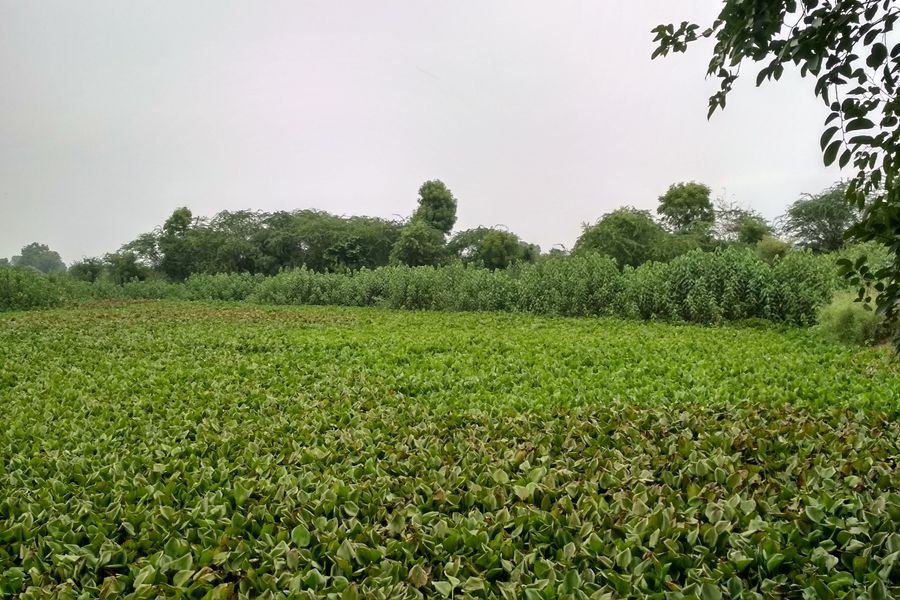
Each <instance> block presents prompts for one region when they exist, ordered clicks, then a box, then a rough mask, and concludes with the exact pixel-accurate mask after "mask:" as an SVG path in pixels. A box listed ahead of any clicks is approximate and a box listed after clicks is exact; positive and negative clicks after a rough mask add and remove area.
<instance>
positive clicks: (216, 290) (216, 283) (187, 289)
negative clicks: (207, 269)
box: [184, 273, 265, 301]
mask: <svg viewBox="0 0 900 600" xmlns="http://www.w3.org/2000/svg"><path fill="white" fill-rule="evenodd" d="M264 280H265V276H263V275H251V274H250V273H217V274H215V275H208V274H204V273H198V274H194V275H191V276H190V277H188V278H187V280H186V281H185V282H184V297H185V298H187V299H189V300H230V301H241V300H246V299H247V298H249V297H250V296H251V295H252V294H253V292H255V291H256V288H257V287H258V286H259V284H260V283H262V282H263V281H264Z"/></svg>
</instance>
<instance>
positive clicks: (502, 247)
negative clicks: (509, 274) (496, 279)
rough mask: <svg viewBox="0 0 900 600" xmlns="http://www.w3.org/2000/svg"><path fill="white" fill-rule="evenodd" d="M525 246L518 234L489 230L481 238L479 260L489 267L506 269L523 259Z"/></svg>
mask: <svg viewBox="0 0 900 600" xmlns="http://www.w3.org/2000/svg"><path fill="white" fill-rule="evenodd" d="M524 253H525V248H524V247H523V246H522V242H521V241H520V240H519V238H518V236H516V235H515V234H513V233H510V232H508V231H499V230H496V229H495V230H493V231H489V232H488V233H487V234H486V235H485V236H484V239H482V240H481V247H480V248H479V249H478V262H479V263H481V264H482V265H483V266H484V267H487V268H488V269H505V268H507V267H508V266H510V265H511V264H513V263H514V262H517V261H519V260H522V257H523V255H524Z"/></svg>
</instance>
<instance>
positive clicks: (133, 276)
mask: <svg viewBox="0 0 900 600" xmlns="http://www.w3.org/2000/svg"><path fill="white" fill-rule="evenodd" d="M103 262H104V263H105V268H106V273H107V274H108V275H109V278H110V279H111V280H112V281H113V283H116V284H119V285H122V284H124V283H128V282H130V281H142V280H144V279H147V277H148V276H149V275H150V270H149V269H148V268H147V267H145V266H144V265H142V264H141V263H140V261H139V260H138V257H137V255H136V254H135V253H134V252H129V251H122V252H114V253H112V254H107V255H106V256H104V257H103ZM169 264H170V265H171V263H169Z"/></svg>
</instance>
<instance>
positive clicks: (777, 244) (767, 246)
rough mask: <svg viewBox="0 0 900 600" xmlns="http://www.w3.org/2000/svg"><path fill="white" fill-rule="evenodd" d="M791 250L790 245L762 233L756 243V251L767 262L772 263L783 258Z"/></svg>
mask: <svg viewBox="0 0 900 600" xmlns="http://www.w3.org/2000/svg"><path fill="white" fill-rule="evenodd" d="M790 251H791V245H790V244H789V243H787V242H785V241H783V240H779V239H778V238H776V237H773V236H771V235H764V236H763V238H762V239H761V240H759V241H758V242H757V243H756V253H757V254H758V255H759V257H760V258H761V259H763V260H764V261H766V262H767V263H769V264H774V263H775V262H776V261H778V260H779V259H782V258H784V257H785V256H787V255H788V253H789V252H790Z"/></svg>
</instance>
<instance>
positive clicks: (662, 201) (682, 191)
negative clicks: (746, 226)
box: [656, 181, 716, 233]
mask: <svg viewBox="0 0 900 600" xmlns="http://www.w3.org/2000/svg"><path fill="white" fill-rule="evenodd" d="M709 195H710V189H709V186H706V185H704V184H702V183H696V182H694V181H691V182H688V183H675V184H672V185H670V186H669V189H668V190H667V191H666V193H665V194H663V195H662V196H660V197H659V208H657V209H656V212H657V213H658V214H659V215H661V216H662V219H663V222H664V223H665V224H666V225H667V226H668V227H669V229H670V230H671V231H673V232H674V233H687V232H688V231H692V230H695V229H698V228H709V227H710V226H711V225H712V224H713V222H714V221H715V219H716V215H715V212H714V211H713V205H712V201H711V200H710V199H709Z"/></svg>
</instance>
